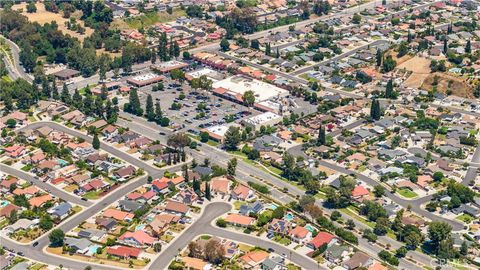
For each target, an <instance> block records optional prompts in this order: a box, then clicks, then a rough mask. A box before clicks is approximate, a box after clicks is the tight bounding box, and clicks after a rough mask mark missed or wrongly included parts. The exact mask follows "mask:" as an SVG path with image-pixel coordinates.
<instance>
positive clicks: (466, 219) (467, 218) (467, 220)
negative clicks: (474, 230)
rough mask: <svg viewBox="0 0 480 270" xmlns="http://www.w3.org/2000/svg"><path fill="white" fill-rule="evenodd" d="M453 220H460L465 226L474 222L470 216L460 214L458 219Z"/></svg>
mask: <svg viewBox="0 0 480 270" xmlns="http://www.w3.org/2000/svg"><path fill="white" fill-rule="evenodd" d="M455 219H457V220H460V221H462V222H464V223H466V224H469V223H470V222H472V220H474V218H473V217H472V216H470V215H469V214H462V215H460V216H458V217H456V218H455Z"/></svg>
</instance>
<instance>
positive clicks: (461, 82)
mask: <svg viewBox="0 0 480 270" xmlns="http://www.w3.org/2000/svg"><path fill="white" fill-rule="evenodd" d="M435 75H436V76H438V85H437V91H439V92H442V93H446V92H447V90H448V89H450V91H451V94H452V95H455V96H459V97H466V98H473V94H472V87H471V86H470V85H469V84H468V83H466V82H465V79H464V78H460V77H455V76H452V75H448V74H444V73H437V72H436V73H432V74H430V75H429V76H428V77H427V78H426V79H425V80H424V82H423V84H422V86H421V88H422V89H426V90H431V89H432V88H433V86H432V84H433V81H434V78H435Z"/></svg>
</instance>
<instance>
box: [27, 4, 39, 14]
mask: <svg viewBox="0 0 480 270" xmlns="http://www.w3.org/2000/svg"><path fill="white" fill-rule="evenodd" d="M27 12H28V13H35V12H37V6H36V5H35V2H34V1H30V2H28V4H27Z"/></svg>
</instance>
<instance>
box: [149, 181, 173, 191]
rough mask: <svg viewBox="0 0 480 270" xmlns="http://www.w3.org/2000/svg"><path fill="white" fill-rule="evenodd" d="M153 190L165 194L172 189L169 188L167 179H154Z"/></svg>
mask: <svg viewBox="0 0 480 270" xmlns="http://www.w3.org/2000/svg"><path fill="white" fill-rule="evenodd" d="M152 190H153V191H155V192H156V193H161V194H165V193H168V192H169V191H170V190H169V189H168V183H167V182H165V181H163V182H162V181H160V180H158V179H157V180H154V181H152Z"/></svg>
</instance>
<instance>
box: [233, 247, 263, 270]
mask: <svg viewBox="0 0 480 270" xmlns="http://www.w3.org/2000/svg"><path fill="white" fill-rule="evenodd" d="M268 256H269V254H268V252H266V251H264V250H254V251H250V252H248V253H246V254H245V255H243V256H242V257H240V262H241V263H242V264H243V265H244V268H246V269H248V268H253V267H255V266H257V265H259V264H261V263H262V262H263V261H264V260H265V259H267V258H268Z"/></svg>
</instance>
